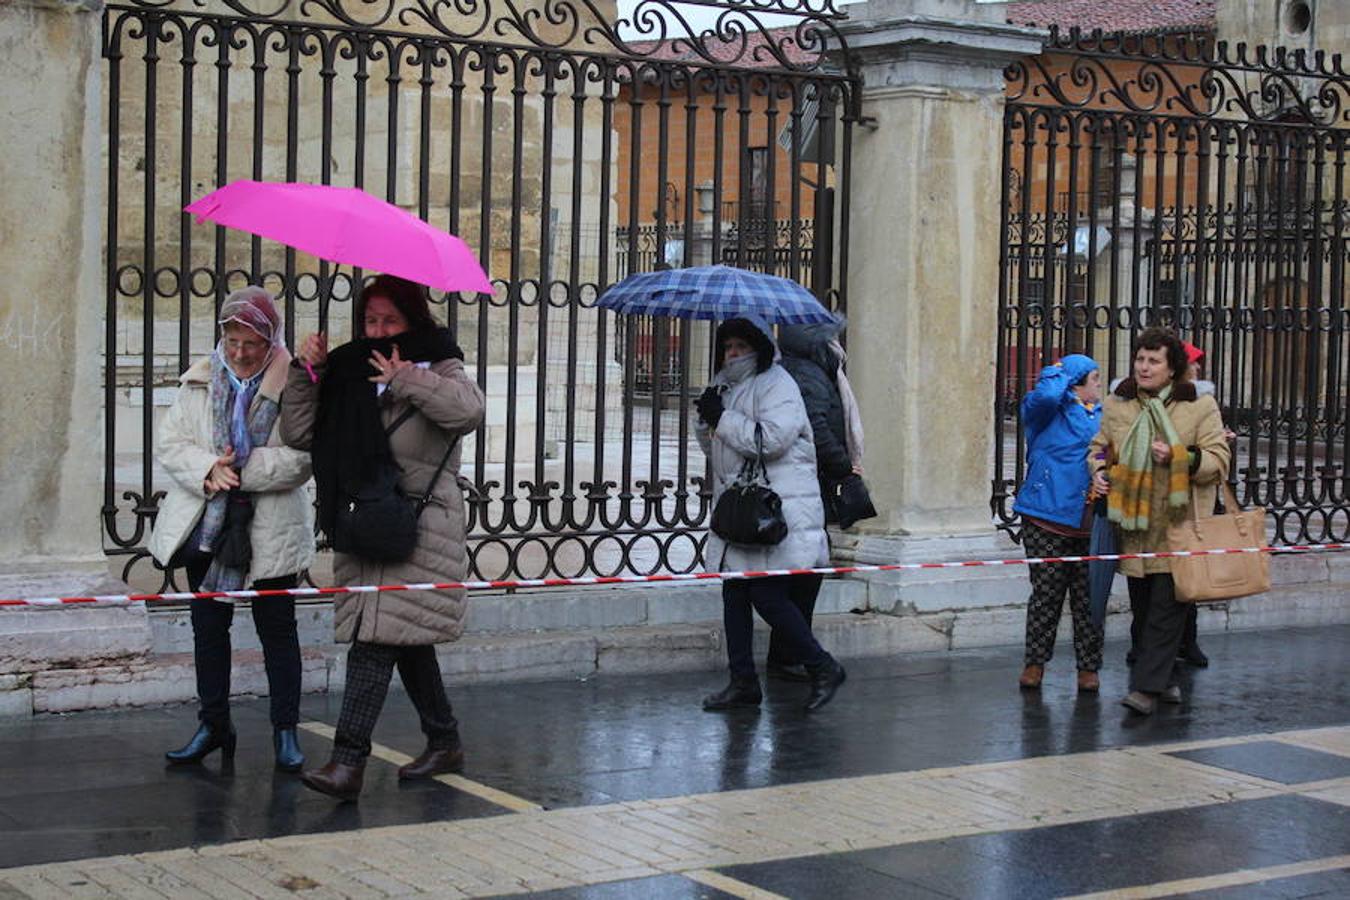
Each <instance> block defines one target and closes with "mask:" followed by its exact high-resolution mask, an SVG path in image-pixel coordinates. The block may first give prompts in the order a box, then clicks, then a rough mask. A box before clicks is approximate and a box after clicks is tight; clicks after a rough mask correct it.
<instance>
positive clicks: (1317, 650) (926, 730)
mask: <svg viewBox="0 0 1350 900" xmlns="http://www.w3.org/2000/svg"><path fill="white" fill-rule="evenodd" d="M1347 646H1350V628H1330V629H1316V630H1311V629H1309V630H1297V629H1295V630H1287V631H1279V632H1263V633H1253V634H1230V635H1225V636H1221V637H1215V638H1213V639H1211V640H1209V641H1208V642H1207V643H1206V650H1207V651H1209V652H1210V655H1211V657H1212V658H1213V666H1212V667H1211V668H1210V669H1208V670H1204V671H1200V672H1194V673H1190V677H1188V678H1187V680H1186V688H1187V694H1188V700H1187V702H1186V703H1183V704H1182V705H1181V706H1180V707H1176V708H1169V709H1165V710H1163V711H1161V712H1160V713H1159V714H1157V715H1156V716H1154V717H1153V718H1152V719H1140V718H1136V717H1133V716H1131V715H1129V714H1127V713H1126V712H1125V711H1124V710H1123V709H1122V708H1120V707H1119V706H1117V705H1116V700H1117V695H1118V694H1119V692H1120V691H1121V690H1123V678H1124V675H1123V672H1122V671H1120V669H1122V668H1123V666H1121V664H1120V663H1119V657H1120V656H1121V654H1122V652H1123V648H1121V647H1117V646H1111V647H1109V648H1108V656H1109V659H1110V660H1111V661H1112V662H1114V666H1112V665H1111V664H1110V663H1109V664H1108V670H1107V673H1106V678H1105V679H1104V680H1105V684H1104V693H1103V695H1102V696H1101V697H1092V696H1087V695H1075V694H1074V693H1073V691H1072V677H1073V669H1072V660H1071V658H1066V659H1062V660H1061V662H1060V663H1059V665H1058V666H1052V667H1051V669H1050V677H1049V679H1048V682H1047V687H1046V688H1045V689H1044V690H1043V691H1041V692H1039V693H1030V694H1028V693H1023V692H1019V691H1018V690H1017V689H1016V687H1015V679H1016V675H1017V671H1018V668H1019V665H1018V664H1019V662H1020V659H1019V657H1020V654H1019V652H1017V650H1016V649H1013V648H1009V649H1006V650H993V651H981V652H972V653H964V654H948V655H942V656H938V655H933V656H913V657H909V658H907V659H904V660H887V661H876V662H871V663H866V664H856V665H855V666H854V667H853V677H852V678H850V681H849V682H848V684H847V685H845V687H844V688H843V689H842V691H841V693H840V695H839V697H838V698H837V700H836V701H835V703H834V704H832V705H831V706H830V707H828V708H827V709H826V710H825V711H824V712H823V713H822V714H820V715H817V716H813V717H807V716H805V715H804V714H802V713H801V712H800V711H799V710H798V708H797V707H798V704H799V702H800V700H801V697H799V696H798V695H799V694H800V693H801V692H802V686H800V685H790V684H779V683H771V684H770V691H769V698H768V702H767V704H766V707H765V709H764V710H763V711H761V712H746V713H741V714H736V715H732V716H720V715H716V716H715V715H708V714H704V713H702V712H701V711H699V710H698V709H697V707H696V700H697V697H698V696H699V694H700V692H701V691H703V690H705V689H707V688H708V687H712V686H713V685H715V684H716V683H717V681H718V680H719V677H718V676H716V675H712V674H697V675H680V676H662V677H655V678H642V679H637V678H633V679H603V680H602V679H597V680H595V681H593V682H589V683H573V684H556V683H555V684H538V685H514V686H512V685H496V686H484V687H475V688H472V689H464V688H459V689H456V688H453V687H452V690H451V696H452V698H453V699H454V700H455V701H456V705H457V713H458V714H459V715H460V716H461V719H462V720H463V722H464V731H465V737H466V742H467V743H468V746H469V747H470V751H471V753H472V756H471V757H470V763H469V766H468V768H467V770H466V772H465V773H464V774H463V775H457V776H444V777H442V778H439V779H437V780H436V781H435V782H427V783H422V784H417V785H405V786H402V787H400V786H398V785H397V784H396V782H395V781H394V780H393V777H392V775H393V772H394V770H395V768H396V766H397V765H398V764H401V763H402V762H405V761H406V760H407V759H408V758H409V756H410V755H411V754H412V753H415V752H417V750H418V749H420V746H419V744H420V736H419V735H418V733H417V730H416V722H415V717H414V716H412V714H411V711H410V710H409V709H408V706H407V703H406V699H405V698H403V697H402V696H393V697H391V700H390V704H389V707H388V709H387V714H386V719H387V721H386V722H384V723H382V728H381V730H380V731H379V732H378V733H377V740H378V741H379V742H380V743H379V745H378V746H377V748H376V752H375V757H374V758H373V759H372V761H371V764H370V775H371V777H370V778H369V779H368V782H367V785H366V789H365V792H364V793H363V796H362V800H361V802H360V803H359V804H355V805H346V806H341V805H337V804H333V803H331V802H329V801H328V799H327V798H324V797H321V796H318V795H314V794H311V793H309V792H307V791H303V789H300V790H297V789H296V788H297V785H296V782H295V780H294V778H293V777H290V776H283V775H274V774H273V773H272V772H271V771H270V770H269V767H268V765H267V763H268V752H269V750H270V748H269V747H268V746H267V743H268V742H267V737H268V735H267V733H266V718H265V709H264V708H263V706H262V705H260V704H258V703H257V702H252V703H243V704H240V705H239V709H238V710H237V711H236V720H237V722H238V724H239V728H240V732H241V747H240V756H239V758H238V759H237V760H236V763H235V766H234V767H233V769H232V770H229V769H222V768H221V766H220V764H219V763H215V764H211V763H210V762H208V764H207V765H205V766H202V767H199V768H196V769H194V770H189V771H187V772H183V771H170V772H166V771H165V770H163V769H162V768H160V767H159V766H158V762H157V760H155V759H154V752H155V751H156V750H160V749H162V747H161V746H160V745H163V746H168V745H170V744H172V742H173V740H172V738H173V737H175V736H181V735H182V734H185V733H186V732H188V731H190V729H191V714H190V712H189V711H188V710H185V709H182V708H178V709H171V710H146V711H132V712H126V713H122V714H119V715H107V714H97V715H95V714H90V715H81V716H70V717H65V718H63V719H55V718H49V719H46V720H38V721H35V722H33V723H20V724H15V725H12V726H7V727H4V728H0V763H2V764H3V765H2V766H0V816H3V817H4V818H3V821H0V825H3V831H0V863H3V864H4V865H5V866H8V868H5V869H2V870H0V898H2V897H11V896H12V897H34V898H38V897H61V898H67V897H110V896H111V897H144V898H161V897H173V898H178V897H222V898H225V897H230V898H255V897H257V898H271V897H279V898H294V897H305V898H333V897H386V896H389V897H393V896H434V897H464V896H492V895H501V894H522V893H527V892H542V893H543V895H545V896H549V897H568V898H579V897H591V898H612V897H640V898H647V897H654V898H666V897H726V896H735V897H775V896H783V897H821V898H826V897H828V898H838V897H864V898H869V900H871V898H880V897H1051V896H1076V895H1089V896H1112V897H1152V896H1177V895H1182V896H1202V897H1207V898H1208V897H1223V898H1228V897H1246V896H1253V897H1303V896H1327V897H1333V896H1350V691H1348V690H1347V687H1350V672H1348V671H1347V669H1350V667H1348V666H1347V664H1346V661H1345V660H1346V654H1345V648H1346V647H1347ZM1064 655H1065V654H1064V653H1061V656H1064ZM1068 656H1070V657H1071V653H1069V654H1068ZM336 711H337V705H336V700H335V698H312V699H310V700H308V701H307V702H306V714H307V715H308V716H309V717H310V719H309V721H307V722H306V723H305V728H306V738H305V746H306V749H307V750H308V751H309V752H310V754H311V755H312V756H313V757H315V758H316V759H317V758H319V757H322V756H323V755H324V754H325V753H326V750H327V736H329V735H331V722H332V721H333V720H334V718H335V714H336ZM318 761H322V760H321V759H319V760H318Z"/></svg>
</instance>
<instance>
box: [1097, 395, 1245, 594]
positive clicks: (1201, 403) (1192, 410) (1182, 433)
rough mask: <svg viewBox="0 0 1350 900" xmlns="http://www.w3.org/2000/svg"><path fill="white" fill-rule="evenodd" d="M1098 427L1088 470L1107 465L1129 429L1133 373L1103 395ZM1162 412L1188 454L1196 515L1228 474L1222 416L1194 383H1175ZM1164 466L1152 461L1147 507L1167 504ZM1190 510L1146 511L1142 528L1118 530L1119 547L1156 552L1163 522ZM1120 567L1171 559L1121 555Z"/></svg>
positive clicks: (1162, 542) (1135, 410)
mask: <svg viewBox="0 0 1350 900" xmlns="http://www.w3.org/2000/svg"><path fill="white" fill-rule="evenodd" d="M1104 408H1105V412H1104V413H1103V415H1102V427H1101V431H1100V432H1098V434H1097V436H1096V437H1095V438H1093V440H1092V445H1091V447H1090V448H1089V450H1088V459H1087V466H1088V471H1089V472H1096V471H1099V470H1104V469H1109V468H1110V466H1111V464H1113V463H1114V462H1115V461H1116V459H1117V456H1118V453H1117V448H1119V447H1120V446H1121V445H1122V444H1123V443H1124V442H1125V437H1126V435H1128V434H1129V433H1130V428H1131V426H1133V425H1134V420H1135V419H1136V418H1138V417H1139V415H1140V413H1141V412H1143V406H1142V405H1140V403H1139V399H1138V394H1137V389H1136V387H1135V384H1134V379H1132V378H1127V379H1125V380H1124V381H1123V382H1121V383H1120V384H1119V385H1118V386H1117V387H1116V388H1115V390H1114V391H1113V392H1112V394H1111V395H1110V396H1108V397H1107V398H1106V403H1105V405H1104ZM1167 415H1168V417H1169V418H1170V419H1171V420H1172V425H1173V427H1175V428H1176V430H1177V436H1178V437H1179V438H1180V439H1181V443H1182V444H1184V445H1185V446H1186V447H1187V448H1188V449H1189V450H1190V452H1191V454H1192V464H1191V483H1192V484H1193V485H1194V486H1195V494H1194V498H1195V499H1194V502H1196V503H1198V504H1199V507H1198V511H1199V514H1200V515H1202V516H1206V515H1209V514H1210V513H1212V512H1213V510H1214V502H1215V499H1216V497H1215V495H1216V494H1217V493H1218V484H1219V481H1220V480H1221V479H1223V478H1226V477H1227V475H1228V464H1229V460H1230V458H1231V450H1230V448H1229V446H1228V441H1227V440H1226V439H1225V438H1224V433H1223V418H1222V416H1221V414H1220V412H1219V404H1218V403H1216V402H1215V400H1214V397H1213V396H1202V395H1197V393H1196V390H1195V386H1194V385H1191V384H1188V383H1181V384H1178V385H1177V386H1176V387H1175V388H1174V389H1173V393H1172V399H1171V400H1169V401H1168V403H1167ZM1168 472H1169V469H1168V466H1165V465H1162V466H1154V467H1153V495H1152V497H1151V498H1150V500H1149V508H1150V509H1153V510H1167V509H1168V506H1167V491H1168ZM1190 514H1191V512H1190V507H1189V505H1188V506H1186V507H1183V508H1181V509H1177V510H1171V511H1169V514H1165V515H1154V516H1151V517H1150V520H1149V527H1148V530H1147V531H1122V532H1121V533H1120V552H1121V553H1162V552H1167V551H1169V550H1171V549H1172V545H1171V544H1170V543H1169V542H1168V540H1167V526H1168V525H1169V524H1171V523H1172V522H1176V521H1178V520H1183V519H1185V518H1186V517H1188V516H1189V515H1190ZM1120 571H1121V572H1122V573H1123V574H1125V575H1127V576H1129V577H1131V578H1139V577H1141V576H1143V575H1146V574H1152V573H1166V572H1171V571H1172V565H1171V560H1167V559H1143V560H1140V559H1126V560H1121V562H1120Z"/></svg>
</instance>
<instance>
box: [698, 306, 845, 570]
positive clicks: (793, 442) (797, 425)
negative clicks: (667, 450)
mask: <svg viewBox="0 0 1350 900" xmlns="http://www.w3.org/2000/svg"><path fill="white" fill-rule="evenodd" d="M757 327H759V328H760V330H761V332H762V333H763V334H764V336H765V337H766V339H767V340H768V342H769V345H770V347H771V348H772V351H773V353H774V355H775V356H776V355H777V346H776V345H774V344H773V336H772V334H770V333H769V331H768V328H767V327H765V326H763V325H762V323H757ZM722 407H723V412H722V417H721V419H720V420H718V423H717V428H716V429H715V430H712V429H709V428H708V426H707V425H706V424H705V423H704V422H703V421H702V420H700V421H699V422H698V423H697V425H696V426H695V429H694V431H695V435H696V436H697V438H698V442H699V444H700V446H702V447H703V452H704V453H705V454H706V455H707V456H708V459H709V460H710V461H711V463H712V475H713V485H712V489H713V504H714V505H716V503H717V500H718V498H720V497H721V496H722V492H723V491H725V490H726V489H727V486H728V485H730V484H731V483H732V482H734V481H735V480H736V477H737V475H739V474H740V471H741V466H742V465H743V464H744V463H745V461H746V460H747V459H750V458H752V457H754V455H755V453H756V443H755V426H756V425H757V424H758V425H759V426H761V428H762V431H763V435H764V457H765V462H766V467H767V469H768V478H769V482H770V487H772V488H773V490H774V491H775V492H776V493H777V494H778V496H779V497H780V498H781V499H782V501H783V518H784V519H785V520H786V521H787V526H788V533H787V537H785V538H783V540H782V541H781V542H780V543H778V544H775V545H774V546H772V547H761V546H747V545H743V544H728V543H726V542H725V541H723V540H722V539H721V538H720V537H718V536H717V535H716V534H714V533H712V532H711V531H709V533H708V543H707V547H706V549H705V557H704V558H705V560H706V566H707V570H708V571H709V572H731V571H745V570H759V569H785V568H802V567H807V566H823V565H825V564H826V563H827V562H828V561H829V555H830V551H829V542H828V540H827V539H826V536H825V510H824V507H823V506H822V505H821V502H820V485H819V483H818V482H817V481H816V447H815V441H814V439H813V438H812V435H811V423H810V422H809V421H808V420H807V416H806V405H805V404H804V403H803V402H802V395H801V391H800V390H798V389H797V383H796V382H795V381H793V380H792V376H791V375H789V374H788V373H787V371H786V370H785V369H784V368H783V367H782V366H780V365H778V364H777V363H775V364H773V365H771V366H769V368H768V369H767V370H766V371H764V372H760V373H758V374H754V375H750V376H749V377H747V378H744V379H742V380H741V381H739V382H737V383H736V384H732V385H731V386H730V387H729V388H728V389H727V390H726V391H725V392H724V393H723V394H722Z"/></svg>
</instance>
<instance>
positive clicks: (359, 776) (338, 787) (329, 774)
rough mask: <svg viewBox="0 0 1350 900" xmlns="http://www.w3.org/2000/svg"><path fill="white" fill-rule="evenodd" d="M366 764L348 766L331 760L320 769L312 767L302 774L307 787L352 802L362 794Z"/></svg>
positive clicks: (301, 778) (301, 777) (345, 801)
mask: <svg viewBox="0 0 1350 900" xmlns="http://www.w3.org/2000/svg"><path fill="white" fill-rule="evenodd" d="M365 775H366V764H365V763H364V762H363V763H361V765H359V766H347V765H343V764H342V763H340V762H329V763H328V764H327V765H326V766H323V767H321V768H318V769H310V770H309V771H308V772H305V773H304V774H302V775H301V776H300V780H301V781H303V782H304V783H305V787H307V788H310V789H312V790H316V791H318V792H319V793H320V794H327V795H328V796H330V797H336V798H338V799H339V800H341V801H342V802H344V803H352V802H354V801H355V800H356V798H357V797H359V796H361V782H362V781H363V780H364V779H365Z"/></svg>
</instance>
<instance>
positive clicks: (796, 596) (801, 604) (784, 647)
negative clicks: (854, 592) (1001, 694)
mask: <svg viewBox="0 0 1350 900" xmlns="http://www.w3.org/2000/svg"><path fill="white" fill-rule="evenodd" d="M793 577H794V578H798V579H800V582H799V584H798V585H797V586H796V587H794V588H793V589H792V591H791V597H792V605H793V606H795V607H797V610H798V611H799V612H800V613H801V614H802V618H803V619H805V620H806V627H807V628H808V629H809V628H810V627H811V616H812V615H813V614H814V613H815V611H816V598H817V597H818V596H819V595H820V585H821V583H822V582H824V581H825V576H824V575H794V576H793ZM768 662H769V665H771V666H791V665H795V664H796V663H797V657H796V655H795V654H794V653H793V650H792V645H791V644H790V643H789V642H788V639H787V638H786V637H784V636H783V633H782V632H781V631H779V630H778V629H776V628H775V629H774V630H773V631H770V632H769V656H768Z"/></svg>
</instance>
